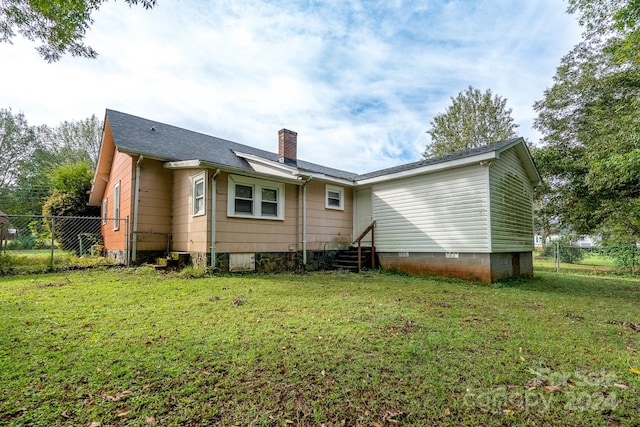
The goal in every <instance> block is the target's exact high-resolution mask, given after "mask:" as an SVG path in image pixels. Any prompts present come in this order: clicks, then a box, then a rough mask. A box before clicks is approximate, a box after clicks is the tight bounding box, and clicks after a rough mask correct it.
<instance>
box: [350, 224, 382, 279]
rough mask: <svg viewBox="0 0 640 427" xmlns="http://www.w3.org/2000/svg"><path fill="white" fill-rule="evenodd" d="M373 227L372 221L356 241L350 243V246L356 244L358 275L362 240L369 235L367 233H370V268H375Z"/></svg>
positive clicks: (360, 265) (360, 263)
mask: <svg viewBox="0 0 640 427" xmlns="http://www.w3.org/2000/svg"><path fill="white" fill-rule="evenodd" d="M375 226H376V221H375V220H374V221H372V222H371V224H369V225H368V226H367V228H365V229H364V231H363V232H362V233H360V235H359V236H358V237H357V238H356V240H354V241H353V242H351V244H352V245H353V244H354V243H356V242H358V273H360V269H361V268H362V239H364V238H365V236H366V235H367V234H369V232H371V268H375V267H376V245H375V237H374V231H375Z"/></svg>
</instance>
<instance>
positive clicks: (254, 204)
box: [227, 175, 284, 220]
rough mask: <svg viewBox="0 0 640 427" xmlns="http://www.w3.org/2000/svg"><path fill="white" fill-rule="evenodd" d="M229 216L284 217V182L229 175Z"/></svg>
mask: <svg viewBox="0 0 640 427" xmlns="http://www.w3.org/2000/svg"><path fill="white" fill-rule="evenodd" d="M228 190H229V193H228V199H227V216H230V217H241V218H256V219H279V220H282V219H284V184H283V183H280V182H272V181H264V180H261V179H256V178H249V177H246V176H239V175H229V185H228Z"/></svg>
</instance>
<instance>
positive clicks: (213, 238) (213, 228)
mask: <svg viewBox="0 0 640 427" xmlns="http://www.w3.org/2000/svg"><path fill="white" fill-rule="evenodd" d="M219 173H220V169H216V173H214V174H213V176H212V177H211V269H214V268H216V192H217V190H216V187H217V185H216V178H217V177H218V174H219Z"/></svg>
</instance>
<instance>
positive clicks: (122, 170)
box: [102, 131, 133, 250]
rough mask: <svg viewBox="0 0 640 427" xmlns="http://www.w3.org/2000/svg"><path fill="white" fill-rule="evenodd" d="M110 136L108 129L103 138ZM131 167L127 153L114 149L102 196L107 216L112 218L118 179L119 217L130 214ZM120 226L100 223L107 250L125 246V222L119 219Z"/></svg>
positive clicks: (108, 222) (131, 162)
mask: <svg viewBox="0 0 640 427" xmlns="http://www.w3.org/2000/svg"><path fill="white" fill-rule="evenodd" d="M107 137H108V138H111V132H110V131H109V132H108V133H107V135H106V136H105V138H107ZM132 167H133V160H132V159H131V156H129V155H128V154H124V153H121V152H119V151H117V150H116V151H115V154H114V156H113V162H112V163H111V170H110V172H109V182H107V185H106V187H105V192H104V196H103V197H104V198H106V199H107V217H108V218H113V214H114V187H115V184H116V182H118V181H120V218H126V217H129V219H130V220H131V219H132V216H131V209H132V208H131V206H132V200H131V194H132V192H133V191H132V188H131V186H132V182H133V180H132V178H131V175H132ZM119 224H120V228H119V229H118V230H114V229H113V225H114V224H113V221H111V220H110V221H107V223H106V224H103V225H102V235H103V238H104V247H105V249H107V250H123V249H125V248H126V245H127V241H126V240H127V239H126V235H125V234H126V227H125V222H124V221H120V222H119Z"/></svg>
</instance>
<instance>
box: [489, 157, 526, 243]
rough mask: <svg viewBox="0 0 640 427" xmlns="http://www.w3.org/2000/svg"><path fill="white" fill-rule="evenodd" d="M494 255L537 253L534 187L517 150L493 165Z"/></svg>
mask: <svg viewBox="0 0 640 427" xmlns="http://www.w3.org/2000/svg"><path fill="white" fill-rule="evenodd" d="M490 179H491V236H492V241H493V242H492V243H493V252H528V251H532V250H533V208H532V206H533V186H532V185H531V182H530V181H529V178H528V177H527V174H526V172H525V170H524V167H523V166H522V163H521V161H520V158H519V157H518V155H517V154H516V152H515V149H510V150H507V151H505V152H503V153H501V154H500V158H499V159H498V160H497V161H496V162H494V163H493V164H492V165H491V168H490Z"/></svg>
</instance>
